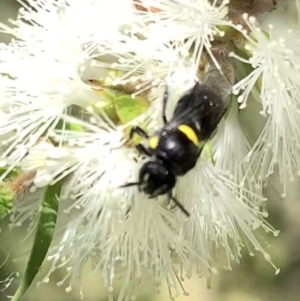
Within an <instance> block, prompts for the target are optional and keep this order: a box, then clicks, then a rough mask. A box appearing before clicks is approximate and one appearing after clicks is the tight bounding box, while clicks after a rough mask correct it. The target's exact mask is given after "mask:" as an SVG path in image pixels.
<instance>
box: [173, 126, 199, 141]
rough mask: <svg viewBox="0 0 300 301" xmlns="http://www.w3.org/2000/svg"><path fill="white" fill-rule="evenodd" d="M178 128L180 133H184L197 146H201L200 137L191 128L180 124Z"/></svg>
mask: <svg viewBox="0 0 300 301" xmlns="http://www.w3.org/2000/svg"><path fill="white" fill-rule="evenodd" d="M177 128H178V130H179V131H180V132H182V133H184V134H185V135H186V136H187V137H188V139H189V140H191V141H192V142H193V143H194V144H195V145H196V146H198V145H199V140H198V137H197V135H196V133H195V131H194V130H193V129H192V128H191V127H189V126H188V125H186V124H180V125H179V126H178V127H177Z"/></svg>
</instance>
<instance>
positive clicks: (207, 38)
mask: <svg viewBox="0 0 300 301" xmlns="http://www.w3.org/2000/svg"><path fill="white" fill-rule="evenodd" d="M28 3H29V5H30V6H27V5H26V4H23V6H24V8H23V9H22V10H21V11H20V15H19V18H18V19H17V20H16V21H13V22H12V23H13V25H14V26H15V28H14V29H11V28H8V27H6V26H4V25H1V26H0V27H1V29H2V30H3V31H4V32H6V33H9V34H11V35H12V36H13V38H14V39H13V41H12V42H11V44H10V45H8V46H5V45H1V46H0V54H1V55H0V75H1V77H0V87H1V91H0V111H1V113H0V117H1V118H0V141H1V143H2V145H1V151H2V153H1V159H2V160H1V162H3V165H4V164H6V167H7V172H6V173H4V174H3V175H2V178H4V177H5V176H6V175H7V174H8V173H9V171H11V170H12V169H13V168H14V167H17V168H18V169H20V170H22V171H23V172H25V173H28V172H29V173H33V174H34V177H33V179H32V187H30V190H31V191H32V192H33V191H34V190H38V191H39V190H40V189H41V191H42V190H43V189H44V188H46V187H47V186H48V185H51V184H53V183H56V182H57V181H60V180H62V181H63V188H62V193H61V195H60V196H59V198H58V201H59V210H60V211H59V215H58V223H57V232H56V236H55V239H54V242H53V245H52V248H51V250H50V253H49V254H50V255H49V256H48V260H49V261H51V267H50V271H49V274H48V275H47V276H46V277H45V278H44V279H43V281H42V282H48V281H49V279H50V275H51V273H52V272H53V271H54V270H56V269H58V268H60V267H67V269H66V277H65V278H64V279H63V280H61V281H60V282H59V283H58V285H63V284H65V283H67V284H69V286H68V287H67V291H69V290H70V289H71V288H72V286H75V282H74V281H75V280H77V278H80V277H81V275H82V270H83V268H84V267H85V265H86V263H87V262H90V261H91V262H92V266H93V270H94V271H95V272H100V274H101V275H102V278H103V280H104V282H105V284H106V285H107V288H108V291H109V296H110V298H111V299H112V296H113V294H114V291H113V290H114V285H115V281H116V280H118V279H119V278H121V280H122V287H121V291H120V293H119V297H118V300H119V301H122V300H124V299H125V300H127V299H128V297H129V294H130V293H131V292H130V291H131V288H133V289H134V290H133V295H132V296H131V297H132V299H134V298H135V294H137V293H139V291H140V290H141V289H142V288H143V286H148V287H149V283H151V284H152V282H153V285H154V286H157V287H160V286H161V285H162V283H163V282H164V281H165V282H166V283H167V285H168V287H169V290H170V296H171V297H173V296H175V295H177V294H178V293H180V292H182V291H183V292H184V289H183V288H182V284H181V281H182V277H183V276H184V275H186V276H187V277H189V276H190V275H191V274H193V273H194V274H196V275H199V276H204V277H210V275H211V274H212V273H214V272H216V271H217V269H218V268H219V265H220V264H221V265H223V266H225V268H227V269H230V268H231V262H232V261H239V258H240V256H241V250H240V249H241V248H242V247H243V246H244V245H247V247H248V248H249V249H250V254H251V255H252V254H253V252H252V251H251V250H252V249H255V250H257V251H259V252H261V253H262V254H263V255H264V256H265V258H266V259H267V261H269V262H270V263H271V264H272V265H273V263H272V261H271V259H270V257H269V255H268V254H267V253H266V251H265V250H264V248H263V247H262V245H261V243H260V242H259V241H258V240H257V238H256V230H257V229H258V228H261V229H262V230H264V231H267V232H273V234H277V232H276V231H274V230H273V228H272V227H271V226H270V225H269V224H268V223H266V222H265V221H264V217H265V215H266V214H265V213H263V212H261V211H260V207H259V206H260V205H261V203H262V202H263V201H264V198H262V197H261V196H259V195H257V194H256V193H255V191H249V190H251V189H252V186H251V185H250V184H249V185H245V186H244V187H243V185H239V184H240V182H241V177H242V175H243V173H244V171H243V170H242V169H239V170H238V172H237V171H236V170H235V168H236V166H237V165H234V164H231V161H230V159H231V158H228V157H225V154H223V152H222V153H221V150H220V146H218V144H219V145H220V144H222V146H224V145H225V148H226V147H227V143H228V141H231V140H233V138H232V136H233V134H232V131H233V130H235V129H236V128H235V125H236V124H238V123H237V121H236V120H235V119H234V118H235V117H236V116H235V115H234V116H232V115H230V114H231V113H232V112H234V111H232V112H230V114H229V116H228V120H227V121H228V123H227V124H226V123H225V125H223V127H221V131H220V133H219V135H222V133H223V136H222V137H220V136H217V137H216V138H215V149H214V150H215V156H216V159H217V164H216V165H213V162H211V159H212V158H210V157H209V156H208V155H207V153H205V154H204V156H201V158H200V159H199V160H198V163H197V165H196V167H195V168H194V169H192V170H191V171H190V172H189V173H188V174H187V175H185V176H184V177H182V178H180V179H178V182H177V184H176V188H175V189H174V192H176V197H177V198H178V199H179V201H180V202H181V203H182V205H183V206H184V207H185V208H186V209H187V210H188V212H190V217H189V218H187V217H186V216H185V215H184V214H183V212H182V211H181V210H179V208H178V207H174V206H173V205H174V204H173V203H171V204H169V200H168V198H167V196H160V197H159V198H154V199H150V198H148V196H147V195H146V194H145V193H142V192H141V191H140V190H139V189H138V187H137V185H136V186H130V187H126V188H125V187H120V186H122V185H124V184H126V183H127V182H131V183H132V182H135V183H136V182H137V181H138V177H139V170H140V168H141V166H142V164H143V163H144V162H145V158H144V157H142V156H140V155H138V154H137V151H136V150H135V149H134V147H132V146H129V145H127V144H126V145H125V144H124V142H125V139H126V138H127V135H128V127H129V124H122V121H121V118H119V119H120V121H116V124H114V121H113V120H109V118H108V117H109V116H107V115H105V114H104V113H103V111H104V110H105V109H106V108H103V107H101V104H102V103H100V102H101V100H103V99H102V98H101V92H103V90H105V92H108V94H109V93H111V92H112V93H111V94H109V95H110V96H111V98H112V100H111V102H110V103H109V104H108V106H110V107H113V109H112V110H114V113H115V114H116V115H118V114H119V115H120V114H122V113H123V114H124V111H125V112H127V113H128V112H130V113H132V112H131V110H133V111H134V108H132V107H130V105H132V104H133V105H132V106H134V96H136V94H137V95H138V94H140V95H141V94H142V93H144V92H147V93H145V94H146V95H147V97H146V96H145V98H147V100H148V101H149V108H148V110H147V111H146V112H145V113H144V114H140V115H139V116H136V117H137V118H136V119H135V120H133V121H130V125H135V124H138V125H143V127H144V126H145V129H146V130H147V132H149V134H150V135H151V134H154V133H155V131H157V130H160V129H161V127H162V99H163V97H164V91H165V87H164V86H165V83H167V84H168V90H169V92H170V99H169V102H168V106H167V110H166V111H167V117H168V120H169V118H170V116H171V114H172V111H173V109H174V106H175V105H176V103H177V100H178V99H179V97H180V96H181V95H182V93H183V92H184V91H185V90H187V89H189V88H191V87H192V86H193V84H194V83H195V76H196V73H197V71H198V69H199V62H200V60H201V54H202V52H203V50H204V49H205V50H206V52H207V53H208V54H209V55H210V56H211V58H212V60H213V62H214V64H215V65H216V67H217V68H219V63H218V62H217V61H216V59H215V57H214V56H213V53H212V51H211V46H212V45H211V43H212V42H213V39H214V37H216V36H218V35H219V36H222V35H223V34H224V32H223V31H222V29H220V27H222V26H232V27H234V26H233V25H232V23H231V21H230V20H228V19H227V12H228V8H227V4H228V1H209V0H207V1H200V0H195V1H192V0H188V1H167V0H163V1H159V2H157V1H151V0H150V1H148V2H146V1H132V0H130V1H129V0H126V1H125V0H113V1H108V0H87V1H82V0H74V1H73V0H60V1H50V0H49V1H44V0H38V1H33V0H29V1H28ZM136 4H139V5H142V6H144V7H146V8H147V7H148V6H151V7H154V8H156V12H153V11H147V12H142V11H138V10H137V9H136V6H135V5H136ZM32 7H33V8H32ZM134 7H135V8H134ZM235 28H236V29H237V30H239V26H237V27H235ZM248 39H249V41H251V42H253V38H250V37H248ZM253 43H254V42H253ZM254 44H255V43H254ZM255 45H256V44H255ZM188 51H190V52H191V53H190V55H189V54H188ZM205 67H207V66H205ZM103 68H107V69H108V70H106V71H107V73H109V74H114V75H116V76H115V78H113V79H114V81H113V82H109V80H108V78H105V79H104V80H103V84H102V82H101V80H102V79H103V78H102V75H103V74H102V71H103ZM287 68H288V67H287ZM91 69H93V72H92V73H93V77H92V78H90V77H89V76H90V74H91V73H89V72H90V71H91ZM284 70H287V69H284ZM275 71H276V70H275ZM114 72H115V73H114ZM100 73H101V74H100ZM104 73H105V72H104ZM105 74H106V73H105ZM112 77H114V76H112ZM89 80H95V81H96V82H97V83H99V82H100V84H99V86H100V88H99V90H98V92H99V93H97V91H95V90H96V88H95V87H92V86H91V85H88V84H86V82H87V81H89ZM105 80H107V82H106V81H105ZM91 82H93V81H90V83H91ZM132 82H133V83H136V85H133V86H134V87H133V88H134V89H135V90H136V93H135V92H134V93H132V95H131V96H132V98H131V99H130V101H129V100H128V103H130V104H129V105H128V107H127V106H126V105H127V104H126V101H123V102H124V103H125V104H122V105H123V106H122V107H121V108H120V107H117V105H116V103H117V101H116V98H117V97H115V96H116V95H117V96H120V94H118V92H116V90H114V88H112V87H111V85H110V84H112V86H113V85H114V84H125V85H123V86H122V85H121V86H122V87H121V88H124V87H125V86H126V84H128V83H132ZM174 85H175V86H178V91H175V89H174ZM238 87H239V86H237V88H238ZM125 88H127V87H125ZM214 88H215V90H214V91H215V92H216V93H217V90H220V89H218V88H221V89H222V88H223V87H218V83H216V84H215V85H214ZM241 88H242V87H241ZM101 89H102V90H101ZM148 90H149V91H148ZM118 91H119V92H120V90H118ZM122 91H123V90H122ZM130 91H132V90H130ZM172 91H173V92H174V91H175V92H176V93H172ZM114 92H115V93H116V94H114ZM292 92H293V91H291V93H292ZM120 93H123V92H120ZM177 93H178V94H177ZM125 94H126V93H125ZM128 94H129V93H128ZM172 94H173V95H172ZM217 94H218V93H217ZM121 96H124V95H121ZM127 96H128V95H127ZM127 96H126V97H127ZM143 97H144V96H143ZM206 98H207V97H204V99H206ZM124 99H126V98H124ZM127 99H129V98H127ZM106 100H107V99H106ZM98 101H99V102H98ZM98 104H100V105H99V106H97V105H98ZM210 104H212V103H211V102H210ZM73 105H76V106H79V107H80V108H81V109H83V110H85V113H87V114H86V115H85V116H84V117H86V118H85V119H84V121H82V120H81V119H80V118H79V116H77V115H76V116H73V115H72V112H71V110H70V108H72V106H73ZM226 105H227V103H226ZM99 107H101V109H103V110H102V111H101V109H99ZM93 108H94V111H93V110H92V109H93ZM96 108H97V109H99V110H98V111H97V110H96ZM96 111H97V112H100V113H95V112H96ZM120 111H122V112H120ZM234 113H235V112H234ZM97 114H98V115H97ZM108 115H109V114H108ZM118 117H120V116H118ZM67 123H68V124H67ZM61 124H62V125H61ZM66 124H67V125H68V126H67V125H66ZM78 125H80V126H81V127H80V129H79V130H78V129H77V131H75V130H73V131H71V130H70V129H69V128H71V126H78ZM228 125H229V127H227V126H228ZM224 127H225V128H224ZM73 129H74V127H73ZM222 130H224V131H222ZM236 130H237V133H238V134H239V137H240V139H241V144H240V148H241V149H240V150H239V160H240V159H242V157H243V155H244V154H245V153H246V151H247V147H248V145H247V143H246V141H245V140H243V139H244V137H243V135H242V134H241V132H239V129H238V126H237V129H236ZM221 138H222V139H223V141H224V143H223V142H222V143H221V142H220V141H221ZM235 138H237V136H235ZM226 152H228V149H227V150H226ZM229 152H230V154H229V156H235V153H234V151H233V148H232V150H231V149H230V151H229ZM147 160H148V159H147ZM239 160H238V161H239ZM224 169H225V170H224ZM230 172H231V173H232V174H230ZM247 189H248V190H247ZM41 201H42V200H41ZM40 205H41V202H39V201H36V199H33V202H24V203H23V204H22V203H21V202H20V204H17V206H16V209H15V212H13V213H15V219H14V220H13V224H14V223H15V224H19V223H21V222H23V221H24V218H26V217H27V216H29V214H27V212H26V211H27V210H30V211H32V212H33V214H34V216H36V215H35V213H37V212H38V211H39V208H40ZM32 227H34V225H33V226H32ZM219 251H220V252H222V254H223V255H225V263H224V262H223V261H222V259H220V257H222V256H220V257H219V256H217V259H218V260H219V262H216V258H215V255H216V254H217V253H218V252H219ZM276 272H278V270H276Z"/></svg>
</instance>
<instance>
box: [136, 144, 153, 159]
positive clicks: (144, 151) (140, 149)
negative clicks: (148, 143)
mask: <svg viewBox="0 0 300 301" xmlns="http://www.w3.org/2000/svg"><path fill="white" fill-rule="evenodd" d="M135 148H136V149H137V150H138V152H139V153H141V154H144V155H146V156H148V157H151V156H152V151H151V150H150V149H149V148H146V147H145V145H143V144H141V143H139V144H137V145H136V146H135Z"/></svg>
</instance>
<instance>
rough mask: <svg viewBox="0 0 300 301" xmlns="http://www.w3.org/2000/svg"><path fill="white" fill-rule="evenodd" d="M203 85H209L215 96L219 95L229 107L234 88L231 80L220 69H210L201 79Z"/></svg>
mask: <svg viewBox="0 0 300 301" xmlns="http://www.w3.org/2000/svg"><path fill="white" fill-rule="evenodd" d="M201 83H203V84H205V85H207V86H208V87H209V88H210V89H211V90H212V91H213V92H214V93H215V94H217V95H219V96H220V97H221V98H222V99H223V101H224V104H225V106H226V107H227V106H228V105H229V102H230V99H231V95H232V86H231V84H230V82H229V80H228V79H227V78H226V77H225V76H224V75H222V74H221V73H220V71H219V70H218V69H215V68H214V69H210V70H209V71H208V72H207V73H205V74H204V75H203V77H202V79H201Z"/></svg>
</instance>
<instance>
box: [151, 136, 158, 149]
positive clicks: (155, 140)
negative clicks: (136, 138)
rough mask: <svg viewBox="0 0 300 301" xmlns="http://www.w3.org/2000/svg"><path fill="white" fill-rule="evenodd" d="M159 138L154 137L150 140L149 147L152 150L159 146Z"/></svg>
mask: <svg viewBox="0 0 300 301" xmlns="http://www.w3.org/2000/svg"><path fill="white" fill-rule="evenodd" d="M158 140H159V139H158V136H153V137H151V138H149V140H148V144H149V147H150V148H151V149H156V147H157V145H158Z"/></svg>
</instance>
